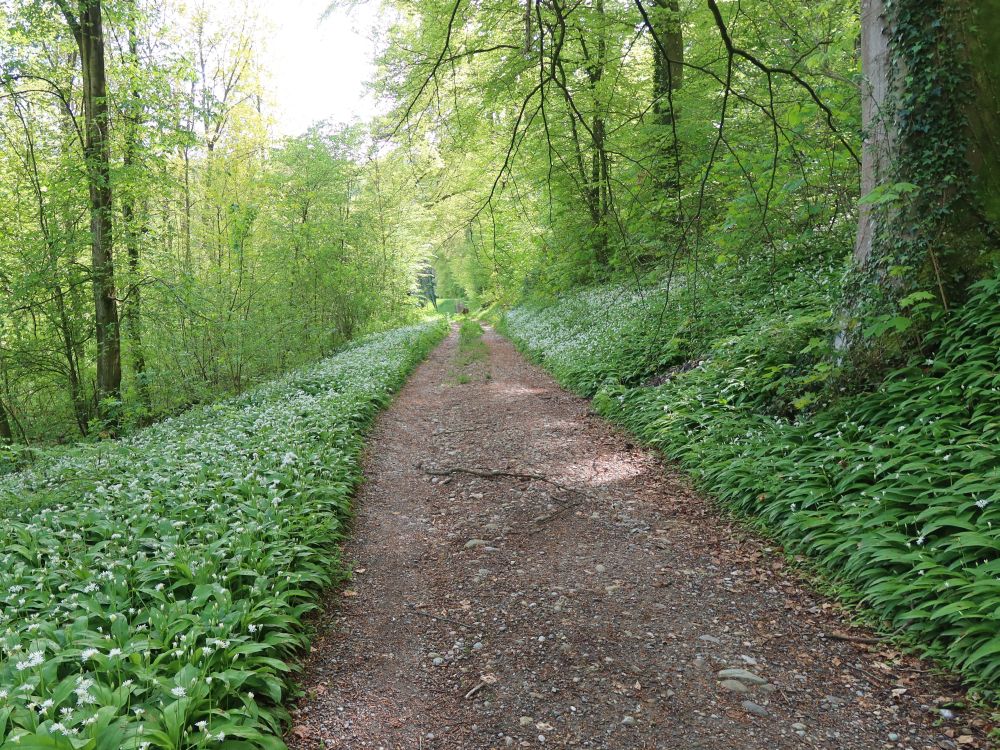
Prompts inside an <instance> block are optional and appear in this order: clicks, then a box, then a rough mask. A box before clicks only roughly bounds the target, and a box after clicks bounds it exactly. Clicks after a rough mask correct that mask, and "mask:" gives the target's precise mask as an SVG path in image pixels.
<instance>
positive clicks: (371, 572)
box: [287, 331, 988, 750]
mask: <svg viewBox="0 0 1000 750" xmlns="http://www.w3.org/2000/svg"><path fill="white" fill-rule="evenodd" d="M484 340H485V341H486V343H487V345H488V348H489V357H488V359H486V360H483V361H480V362H479V363H476V364H474V365H472V366H471V367H470V368H467V369H466V371H467V372H468V373H469V375H470V377H471V382H467V383H459V381H458V378H457V374H458V373H457V370H456V367H457V366H456V365H455V363H454V361H453V360H454V356H455V352H456V347H457V336H456V335H455V334H454V333H453V334H452V335H451V336H450V337H449V338H448V339H447V340H446V341H445V342H444V343H443V344H442V345H441V346H440V347H439V348H438V349H437V350H436V351H435V352H434V353H433V354H432V355H431V357H430V358H429V359H428V361H427V362H425V363H424V364H423V365H421V366H420V368H418V370H417V371H416V373H415V374H414V376H413V377H412V378H411V380H410V381H409V383H408V384H407V385H406V386H405V388H404V389H403V390H402V392H401V393H400V394H399V396H398V398H397V399H396V401H395V402H394V404H393V405H392V407H391V408H390V409H389V410H388V411H387V412H386V413H385V414H384V415H383V416H382V417H381V419H380V420H379V422H378V425H377V427H376V429H375V431H374V433H373V435H372V437H371V441H370V448H369V452H368V458H367V461H366V483H365V485H364V487H363V489H362V491H361V493H360V496H359V498H358V500H357V519H356V524H355V536H354V538H353V540H352V541H351V542H350V543H349V544H347V546H346V548H345V550H344V554H345V556H346V558H347V559H348V560H349V561H351V562H352V563H353V564H354V565H355V566H356V568H357V574H356V576H355V579H354V581H353V583H352V585H351V587H350V588H349V589H347V590H345V591H342V592H333V593H332V594H331V600H330V604H329V606H328V609H327V610H326V612H325V614H323V615H322V616H321V617H320V619H319V622H318V626H319V635H318V638H317V640H316V642H315V644H314V647H313V651H312V654H311V656H310V658H309V660H308V663H307V665H306V671H305V675H304V684H305V687H306V691H307V697H306V698H304V699H303V700H302V701H300V703H299V705H298V706H297V707H296V708H295V710H294V711H293V727H292V730H291V731H290V732H289V735H288V737H287V741H288V743H289V744H290V745H291V746H292V747H293V748H303V749H304V748H310V749H312V748H345V749H346V748H351V749H354V748H386V749H389V748H393V749H394V748H406V749H410V748H413V749H415V750H424V748H427V749H428V750H430V749H431V748H448V749H452V748H469V749H475V750H481V749H485V748H495V747H496V748H501V747H510V746H514V747H522V746H530V747H536V746H541V745H544V746H548V747H556V748H564V747H579V748H663V749H664V750H667V749H669V750H695V748H705V750H708V748H712V750H720V749H721V750H726V749H728V748H744V749H747V748H752V749H757V748H759V749H761V750H763V749H765V748H768V749H773V748H809V747H822V748H836V749H837V750H848V749H854V748H857V750H872V748H883V747H899V748H949V747H985V746H988V745H987V743H986V741H984V740H983V739H982V738H981V735H979V734H978V732H979V730H978V729H976V728H975V727H973V728H971V729H970V728H968V727H966V726H965V724H966V723H967V722H965V721H963V720H962V719H961V717H959V718H957V719H954V720H951V721H948V722H945V724H946V725H950V726H934V724H935V722H937V723H941V716H940V713H939V712H938V711H936V710H930V708H929V707H930V706H932V705H933V704H934V703H935V701H940V700H941V699H942V696H949V695H954V694H956V693H957V689H956V687H955V686H954V685H953V684H949V683H948V682H946V681H944V680H942V679H940V678H936V677H931V676H929V675H926V674H924V673H922V672H921V668H920V665H919V664H918V663H916V662H914V661H912V660H910V659H908V658H904V657H900V656H899V655H898V654H896V653H894V652H893V651H892V650H891V649H888V648H885V647H881V646H878V645H868V644H865V643H861V642H857V641H847V640H838V639H836V638H831V637H830V635H831V634H839V635H843V634H844V633H845V632H846V631H847V630H848V626H847V625H845V623H844V621H843V619H842V618H841V617H840V616H839V615H838V614H837V613H836V608H835V607H834V606H833V605H831V604H830V603H829V602H827V601H825V600H824V599H823V598H822V597H820V596H818V595H816V594H815V593H812V592H810V591H809V590H808V588H807V587H805V586H803V585H802V584H801V583H800V582H798V581H797V580H796V578H795V577H794V576H793V575H791V574H790V572H789V571H786V568H785V565H784V563H783V561H782V558H781V556H780V555H779V554H778V553H777V551H776V550H772V549H770V548H769V547H767V546H766V543H765V542H762V541H761V540H759V539H757V538H754V537H753V536H752V535H750V534H748V533H747V532H745V531H743V530H741V529H739V528H738V527H736V526H734V525H733V524H732V523H731V522H730V521H727V520H726V519H725V518H724V517H723V516H722V515H720V513H719V512H718V511H717V510H716V509H714V508H713V507H712V506H711V505H710V504H709V503H708V502H706V501H705V500H704V499H702V498H700V497H699V496H698V495H697V494H696V493H694V492H693V491H692V490H691V489H690V488H689V487H688V485H687V484H686V482H685V481H684V479H683V478H682V477H681V476H679V475H678V474H677V473H675V472H674V471H672V470H671V469H670V468H669V467H665V466H664V464H663V463H662V462H661V461H660V460H659V459H658V458H657V457H656V456H655V455H654V454H653V453H651V452H649V451H646V450H643V449H641V448H639V447H637V446H636V445H634V444H633V442H632V441H631V440H630V439H629V438H628V437H627V436H624V435H623V434H621V433H620V432H618V431H617V430H615V429H614V428H612V427H610V426H609V425H608V424H607V423H605V422H603V421H601V420H599V419H597V418H596V417H593V416H591V415H590V414H589V411H588V404H587V402H586V401H585V400H583V399H580V398H577V397H575V396H572V395H570V394H568V393H566V392H565V391H563V390H562V389H560V388H559V386H558V385H557V384H556V383H555V382H554V381H553V380H552V379H551V378H550V377H549V376H548V375H546V374H545V373H544V372H542V371H541V370H540V369H538V368H536V367H534V366H532V365H530V364H529V363H527V362H526V361H525V360H524V358H523V357H522V356H521V355H520V354H519V353H518V352H517V351H516V350H515V349H514V348H513V347H512V346H511V345H510V343H509V342H507V341H506V340H505V339H503V338H501V337H500V336H498V335H497V334H495V333H493V332H492V331H487V333H486V335H485V336H484ZM463 379H464V378H463ZM458 469H461V470H470V471H474V472H475V471H481V472H482V473H485V474H489V473H490V472H498V473H497V474H495V475H492V476H475V475H474V474H470V473H463V472H461V471H454V470H458ZM448 472H452V473H448ZM504 472H505V473H504ZM517 475H519V476H517ZM533 477H542V478H533ZM851 632H852V633H853V634H854V636H853V637H859V638H864V637H865V636H864V634H859V631H856V630H853V631H851ZM724 669H735V670H744V671H737V672H733V673H722V674H720V670H724ZM727 676H728V680H726V681H723V680H724V679H725V678H726V677H727ZM757 683H764V684H757ZM967 734H968V735H972V736H963V735H967ZM949 735H950V736H949ZM959 740H961V743H962V744H960V745H959V744H958V742H959Z"/></svg>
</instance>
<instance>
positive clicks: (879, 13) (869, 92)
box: [854, 0, 892, 268]
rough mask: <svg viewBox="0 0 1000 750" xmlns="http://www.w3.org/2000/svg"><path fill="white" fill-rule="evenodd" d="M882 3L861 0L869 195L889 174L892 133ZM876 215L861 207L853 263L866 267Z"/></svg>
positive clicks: (864, 177) (864, 163)
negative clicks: (888, 120) (886, 112)
mask: <svg viewBox="0 0 1000 750" xmlns="http://www.w3.org/2000/svg"><path fill="white" fill-rule="evenodd" d="M887 32H888V29H887V27H886V20H885V4H884V3H883V0H861V69H862V71H863V73H864V78H863V79H862V81H861V132H862V138H863V141H862V148H861V195H868V194H869V193H871V191H872V190H874V189H875V187H876V186H877V185H879V184H881V182H882V180H883V179H884V177H885V175H887V174H888V172H889V167H890V164H889V154H890V153H891V151H892V141H891V137H892V131H891V129H890V128H889V127H887V123H886V121H885V117H884V116H883V113H884V112H885V109H886V106H887V103H888V95H889V68H890V61H889V37H888V33H887ZM874 221H875V216H874V214H873V211H872V206H870V205H868V204H862V205H861V206H859V207H858V234H857V238H856V240H855V242H854V262H855V264H856V265H857V266H858V267H861V268H863V267H865V266H866V265H867V264H868V259H869V258H870V257H871V254H872V241H873V234H874V231H873V230H874V227H873V224H874Z"/></svg>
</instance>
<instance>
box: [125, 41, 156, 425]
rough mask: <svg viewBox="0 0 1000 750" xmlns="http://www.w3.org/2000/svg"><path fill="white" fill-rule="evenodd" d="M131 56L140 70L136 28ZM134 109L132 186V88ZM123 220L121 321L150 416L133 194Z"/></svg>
mask: <svg viewBox="0 0 1000 750" xmlns="http://www.w3.org/2000/svg"><path fill="white" fill-rule="evenodd" d="M128 49H129V55H130V57H131V58H132V61H133V63H134V64H136V68H138V64H137V63H138V57H139V40H138V37H137V36H136V32H135V28H134V27H131V28H129V40H128ZM131 99H132V101H131V108H132V111H131V112H129V114H128V116H127V118H126V122H127V130H126V133H125V148H124V154H123V157H122V163H123V166H124V167H125V173H126V175H129V177H130V178H131V181H132V185H133V186H134V184H135V176H134V175H131V174H129V173H130V171H131V170H132V168H133V167H134V166H135V156H136V147H137V141H138V138H139V132H138V131H139V121H140V113H141V108H142V99H141V94H140V93H139V91H138V89H137V88H133V90H132V93H131ZM122 218H123V219H124V224H125V245H126V248H127V250H128V279H129V286H128V294H127V295H126V300H127V301H126V302H125V304H124V305H123V309H122V318H123V321H122V322H123V323H124V328H125V334H126V336H128V339H129V349H130V350H131V354H132V369H133V370H135V381H136V390H137V391H138V393H139V401H140V402H141V403H142V406H143V407H144V408H145V410H146V411H147V412H149V411H150V410H151V409H152V400H151V398H150V393H149V384H148V383H147V382H146V354H145V350H144V349H143V345H142V307H141V294H142V290H141V287H140V285H139V237H140V234H141V232H140V230H139V228H138V227H137V226H136V225H137V223H138V221H139V217H138V212H137V211H136V198H135V195H134V190H132V191H129V192H127V193H126V196H125V200H124V201H123V202H122Z"/></svg>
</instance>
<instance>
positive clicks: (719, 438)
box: [502, 274, 1000, 700]
mask: <svg viewBox="0 0 1000 750" xmlns="http://www.w3.org/2000/svg"><path fill="white" fill-rule="evenodd" d="M833 286H834V285H832V284H825V283H822V280H819V281H818V283H817V280H815V279H814V280H813V283H812V285H811V287H810V280H809V276H808V275H803V274H799V275H797V276H794V277H789V279H788V280H787V281H786V282H785V283H784V284H783V286H782V287H781V288H780V289H779V290H778V291H777V292H776V297H777V304H771V303H770V302H767V301H765V302H763V303H761V302H756V301H755V302H752V303H750V302H745V301H743V300H742V299H741V298H740V296H738V295H731V296H729V297H727V298H725V299H716V300H712V299H707V300H705V301H704V303H703V304H704V306H705V309H704V312H705V315H704V317H703V318H702V319H701V320H700V321H699V323H698V324H697V325H695V324H694V323H692V321H691V319H690V318H688V317H687V313H682V312H680V310H681V309H682V306H680V305H676V306H671V305H669V304H665V303H664V301H663V300H664V293H663V291H662V289H659V290H654V291H653V293H649V292H645V293H643V294H641V295H640V294H638V293H637V292H635V291H631V290H629V289H627V288H625V287H616V286H609V287H602V288H595V289H589V290H584V291H580V292H577V293H574V294H570V295H567V296H566V297H564V298H563V299H562V300H559V301H556V302H552V301H549V302H548V303H543V304H539V303H535V304H527V305H523V306H521V307H518V308H515V309H514V310H512V311H511V312H510V313H508V314H507V316H506V317H505V319H504V320H503V322H502V326H503V330H504V331H505V332H506V333H507V334H508V335H509V336H510V337H511V338H512V339H513V340H514V341H515V343H516V344H517V345H518V346H519V347H520V348H521V349H522V350H523V351H524V352H525V353H526V354H527V355H528V356H529V357H531V358H532V359H533V360H535V361H536V362H538V363H540V364H542V365H543V366H545V367H546V368H547V369H549V370H550V371H551V372H553V373H554V374H555V376H556V377H557V378H558V379H559V380H560V381H561V382H562V383H563V384H565V385H567V386H568V387H570V388H572V389H574V390H576V391H577V392H579V393H581V394H584V395H587V396H592V397H593V399H594V406H595V408H596V409H597V410H598V411H599V412H600V413H602V414H603V415H606V416H607V417H609V418H611V419H613V420H615V421H617V422H619V423H621V424H623V425H625V426H626V427H627V428H628V429H630V430H631V431H632V432H634V433H635V434H637V435H638V436H640V437H641V438H642V439H643V440H645V441H646V442H648V443H649V444H651V445H653V446H655V447H657V448H659V449H661V450H662V451H663V452H664V453H665V454H666V455H667V456H669V457H671V458H673V459H676V460H677V461H679V462H680V464H681V465H682V466H683V467H684V468H685V469H686V470H687V471H688V472H690V473H691V474H692V475H693V476H694V477H695V478H696V479H697V481H698V482H699V483H700V485H701V487H702V488H704V489H705V490H707V491H709V492H710V493H712V494H713V495H714V496H716V497H717V498H718V499H719V500H720V501H721V502H722V503H723V504H724V505H725V506H726V507H727V508H729V509H730V510H731V511H733V512H734V513H736V514H738V515H740V516H742V517H744V518H747V519H750V520H752V521H754V522H756V523H757V524H759V525H760V526H761V527H763V528H764V529H766V531H767V532H768V533H770V534H772V535H774V536H776V537H778V538H780V539H781V540H783V542H784V543H785V545H786V549H787V550H789V551H790V552H792V553H793V554H804V555H807V556H808V557H809V558H810V559H811V560H812V561H814V562H815V564H816V565H817V566H818V567H819V568H820V569H821V570H823V571H824V572H825V574H826V576H827V577H828V578H829V579H830V581H831V582H832V583H833V584H834V585H835V586H837V587H838V588H839V589H840V590H841V591H842V592H845V593H846V595H847V596H849V597H853V598H854V599H855V601H857V602H860V603H863V604H864V605H866V606H867V608H868V611H869V613H870V614H871V615H873V616H874V617H875V618H878V619H880V620H881V621H882V622H883V623H885V625H886V626H887V627H888V628H891V629H893V630H897V629H902V637H903V638H906V639H909V640H910V641H911V643H912V644H914V645H915V646H917V647H918V649H919V650H920V651H922V652H923V653H924V654H925V655H928V656H932V657H935V658H937V659H939V660H940V661H941V662H943V663H944V664H946V665H947V666H949V667H950V668H953V669H956V670H958V671H960V672H961V673H962V674H963V675H965V676H966V677H967V678H968V680H969V681H970V683H971V684H973V685H974V686H976V687H977V688H978V689H979V691H980V693H981V694H982V695H984V696H985V697H987V698H989V699H992V700H996V698H997V696H998V690H997V685H998V684H1000V450H998V447H997V446H998V445H1000V281H998V280H996V279H994V280H989V281H984V282H981V283H979V284H978V285H976V286H975V287H974V289H973V296H972V298H971V300H970V301H969V302H968V303H967V304H966V305H965V306H964V307H962V308H961V309H959V310H957V311H955V312H953V313H952V314H951V315H949V316H947V317H941V318H939V320H938V321H937V323H935V324H934V325H933V326H932V327H931V328H930V330H929V332H928V333H927V334H926V335H925V336H924V337H923V339H922V341H920V345H919V348H918V351H915V352H914V353H913V354H912V355H911V356H910V358H909V361H908V363H907V364H906V365H905V366H903V367H900V368H899V369H897V370H895V371H894V372H891V373H890V374H888V375H887V376H886V377H885V378H884V380H883V381H882V382H881V384H880V385H879V386H878V387H877V388H875V389H872V390H870V391H867V392H862V393H853V394H852V393H841V392H839V391H840V389H839V386H838V383H839V382H841V381H840V380H838V378H839V374H838V372H837V369H838V368H837V366H836V361H837V360H836V357H835V356H831V353H830V352H829V351H828V350H827V349H826V343H825V342H826V341H829V340H830V339H831V338H832V336H831V335H830V334H831V333H832V331H831V330H830V323H829V312H824V311H829V310H830V309H836V305H832V306H831V300H830V299H829V298H828V296H827V294H826V292H825V290H827V289H830V288H832V287H833ZM748 298H749V297H748ZM755 299H757V298H755ZM786 300H788V301H791V300H795V302H794V304H792V303H790V302H789V303H787V304H786V303H785V301H786ZM683 309H685V310H689V309H690V308H689V307H688V306H684V308H683ZM831 363H833V364H831Z"/></svg>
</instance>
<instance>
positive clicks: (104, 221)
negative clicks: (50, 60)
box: [57, 0, 122, 422]
mask: <svg viewBox="0 0 1000 750" xmlns="http://www.w3.org/2000/svg"><path fill="white" fill-rule="evenodd" d="M57 2H58V3H59V7H60V8H61V10H62V12H63V15H64V16H65V17H66V22H67V24H68V25H69V27H70V29H71V30H72V31H73V35H74V36H75V37H76V42H77V46H78V47H79V49H80V62H81V69H82V72H83V116H84V133H85V136H84V149H83V150H84V154H83V156H84V161H85V163H86V169H87V183H88V188H89V192H90V239H91V275H92V278H93V286H94V322H95V324H96V338H97V399H98V409H99V413H100V415H101V417H102V418H103V419H106V420H108V421H111V422H114V421H115V420H116V414H117V409H111V410H109V409H108V408H107V401H108V400H113V401H117V400H118V399H119V398H120V397H121V382H122V368H121V341H120V338H119V337H120V333H119V330H118V303H117V301H116V299H115V279H114V261H113V258H112V225H111V197H112V195H111V158H110V152H109V146H108V102H107V96H108V91H107V77H106V74H105V61H104V25H103V19H102V14H101V0H80V2H79V15H76V14H74V13H73V11H72V9H71V8H70V7H69V4H68V0H57Z"/></svg>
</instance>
